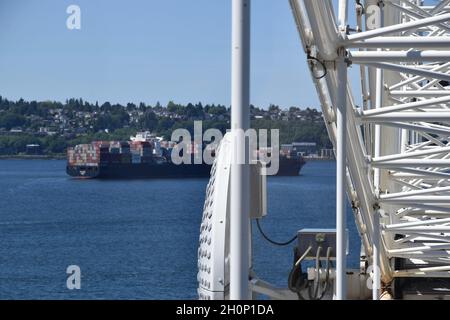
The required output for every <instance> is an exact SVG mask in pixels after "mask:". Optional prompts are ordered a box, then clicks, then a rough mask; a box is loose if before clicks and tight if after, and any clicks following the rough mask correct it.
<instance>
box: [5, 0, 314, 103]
mask: <svg viewBox="0 0 450 320" xmlns="http://www.w3.org/2000/svg"><path fill="white" fill-rule="evenodd" d="M70 4H77V5H79V6H80V7H81V30H68V29H67V28H66V19H67V17H68V14H67V13H66V8H67V7H68V5H70ZM230 14H231V1H230V0H190V1H187V0H127V1H118V0H94V1H93V0H70V1H66V0H20V1H17V0H0V95H3V96H4V97H7V98H10V99H18V98H21V97H23V98H24V99H27V100H47V99H49V100H58V101H64V100H65V99H67V98H71V97H81V98H83V99H85V100H88V101H91V102H95V101H99V102H100V103H102V102H104V101H110V102H119V103H126V102H135V103H138V102H140V101H143V102H146V103H148V104H154V103H155V102H156V101H160V102H161V103H162V104H166V103H167V102H168V101H169V100H174V101H175V102H179V103H187V102H198V101H202V102H204V103H222V104H226V105H229V104H230V59H231V56H230V41H231V29H230V28H231V25H230ZM251 88H252V90H251V101H252V103H253V104H255V105H258V106H261V107H267V106H268V105H269V104H271V103H274V104H279V105H281V106H283V107H289V106H291V105H297V106H302V107H308V106H309V107H319V103H318V99H317V96H316V92H315V90H314V88H313V85H312V83H311V80H310V77H309V73H308V70H307V67H306V62H305V56H304V53H303V51H302V49H301V45H300V40H299V38H298V35H297V31H296V28H295V24H294V21H293V17H292V14H291V11H290V7H289V3H288V1H287V0H254V1H253V2H252V82H251Z"/></svg>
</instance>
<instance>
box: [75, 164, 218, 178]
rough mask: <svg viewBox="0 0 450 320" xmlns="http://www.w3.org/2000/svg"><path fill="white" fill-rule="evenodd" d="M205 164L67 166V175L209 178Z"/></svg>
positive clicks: (78, 176)
mask: <svg viewBox="0 0 450 320" xmlns="http://www.w3.org/2000/svg"><path fill="white" fill-rule="evenodd" d="M210 171H211V166H210V165H207V164H195V165H194V164H193V165H186V164H181V165H175V164H173V163H166V164H152V163H133V164H132V163H118V164H114V163H112V164H107V165H104V166H102V165H100V166H95V167H92V168H90V167H84V166H71V165H69V166H67V174H68V175H70V176H72V177H75V178H91V179H92V178H98V179H162V178H198V177H209V174H210Z"/></svg>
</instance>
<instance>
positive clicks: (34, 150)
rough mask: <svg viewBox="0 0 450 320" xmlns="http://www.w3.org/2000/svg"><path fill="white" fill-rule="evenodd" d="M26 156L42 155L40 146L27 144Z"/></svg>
mask: <svg viewBox="0 0 450 320" xmlns="http://www.w3.org/2000/svg"><path fill="white" fill-rule="evenodd" d="M26 154H29V155H37V154H42V149H41V146H40V145H39V144H27V146H26Z"/></svg>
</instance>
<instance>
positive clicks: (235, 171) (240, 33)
mask: <svg viewBox="0 0 450 320" xmlns="http://www.w3.org/2000/svg"><path fill="white" fill-rule="evenodd" d="M231 81H232V83H231V129H232V133H234V134H233V137H234V139H233V143H234V146H233V150H234V151H235V152H236V153H238V154H236V155H235V157H234V160H239V159H245V158H246V156H245V154H244V155H242V154H241V153H242V148H241V146H242V145H238V144H239V142H241V143H244V142H243V141H240V140H241V139H239V138H242V137H243V135H241V134H239V132H240V131H241V130H243V131H246V130H247V129H248V128H249V125H250V116H249V108H250V0H233V2H232V79H231ZM238 137H239V138H238ZM246 145H247V144H246ZM246 150H247V147H246V148H245V151H246ZM245 151H244V152H245ZM249 188H250V171H249V163H248V161H247V159H245V161H242V162H241V161H239V162H234V163H232V165H231V190H230V210H231V212H230V299H232V300H242V299H249V297H250V295H249V245H250V234H249V225H250V215H249V210H250V192H249Z"/></svg>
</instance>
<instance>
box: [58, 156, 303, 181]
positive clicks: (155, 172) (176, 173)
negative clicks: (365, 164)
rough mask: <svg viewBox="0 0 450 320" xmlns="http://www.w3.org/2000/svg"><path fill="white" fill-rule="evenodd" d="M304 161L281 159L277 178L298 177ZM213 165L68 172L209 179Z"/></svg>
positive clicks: (73, 169)
mask: <svg viewBox="0 0 450 320" xmlns="http://www.w3.org/2000/svg"><path fill="white" fill-rule="evenodd" d="M304 163H305V162H304V161H299V160H295V159H280V166H279V170H278V173H277V176H298V175H299V173H300V170H301V168H302V167H303V165H304ZM210 171H211V165H207V164H180V165H175V164H173V163H166V164H154V163H117V164H114V163H109V164H105V165H98V166H83V165H68V166H67V168H66V172H67V174H68V175H70V176H71V177H74V178H80V179H94V178H97V179H165V178H173V179H175V178H176V179H179V178H203V177H205V178H207V177H209V176H210Z"/></svg>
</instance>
